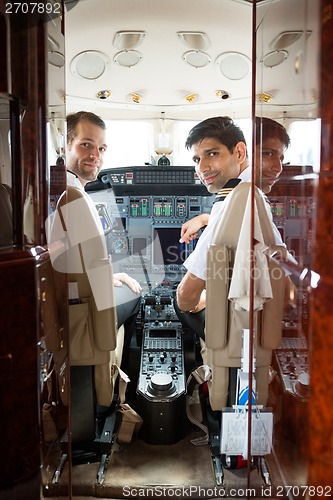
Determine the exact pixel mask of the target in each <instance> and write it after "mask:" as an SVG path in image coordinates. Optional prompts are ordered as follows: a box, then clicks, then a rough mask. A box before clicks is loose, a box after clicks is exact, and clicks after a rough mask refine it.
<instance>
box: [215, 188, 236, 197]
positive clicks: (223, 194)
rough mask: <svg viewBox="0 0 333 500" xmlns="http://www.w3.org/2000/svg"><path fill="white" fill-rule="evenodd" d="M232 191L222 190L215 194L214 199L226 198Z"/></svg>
mask: <svg viewBox="0 0 333 500" xmlns="http://www.w3.org/2000/svg"><path fill="white" fill-rule="evenodd" d="M233 189H234V188H223V189H221V190H220V191H219V192H218V193H217V195H216V197H218V198H221V197H222V196H227V195H228V194H229V193H231V191H232V190H233Z"/></svg>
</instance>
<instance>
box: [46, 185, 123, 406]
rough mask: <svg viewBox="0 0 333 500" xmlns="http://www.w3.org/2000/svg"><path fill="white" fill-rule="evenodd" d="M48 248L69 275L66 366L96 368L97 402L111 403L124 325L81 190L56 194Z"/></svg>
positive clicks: (100, 238)
mask: <svg viewBox="0 0 333 500" xmlns="http://www.w3.org/2000/svg"><path fill="white" fill-rule="evenodd" d="M49 248H50V255H51V261H52V265H53V267H54V269H55V270H56V271H58V272H61V273H67V275H68V283H69V290H70V291H69V297H68V299H69V304H70V305H69V361H70V365H71V366H93V367H94V383H95V390H96V400H97V403H98V404H99V405H102V406H109V405H110V404H111V402H112V399H113V392H114V382H115V380H114V379H115V375H116V373H115V372H116V370H115V365H116V364H120V363H121V354H122V346H123V333H124V330H123V328H121V329H120V330H118V328H117V317H116V308H115V303H114V295H113V274H112V263H111V260H110V258H109V256H108V253H107V248H106V242H105V236H104V232H103V228H102V225H101V223H100V221H99V217H98V214H97V211H96V209H95V207H94V204H93V201H92V200H91V198H90V197H89V195H87V194H86V193H85V192H83V191H81V190H80V189H78V188H75V187H71V186H69V187H68V188H67V191H66V192H65V193H63V195H62V196H61V197H60V199H59V201H58V205H57V210H56V212H55V214H54V218H53V220H52V223H51V230H50V237H49ZM62 292H63V294H65V295H66V294H67V290H63V291H62Z"/></svg>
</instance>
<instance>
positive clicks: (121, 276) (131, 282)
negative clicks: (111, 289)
mask: <svg viewBox="0 0 333 500" xmlns="http://www.w3.org/2000/svg"><path fill="white" fill-rule="evenodd" d="M123 283H125V284H126V285H127V286H129V288H130V289H131V290H132V292H134V293H140V292H141V290H142V287H141V285H140V283H139V282H138V281H136V279H134V278H132V277H131V276H129V275H128V274H127V273H116V274H114V275H113V284H114V286H122V284H123Z"/></svg>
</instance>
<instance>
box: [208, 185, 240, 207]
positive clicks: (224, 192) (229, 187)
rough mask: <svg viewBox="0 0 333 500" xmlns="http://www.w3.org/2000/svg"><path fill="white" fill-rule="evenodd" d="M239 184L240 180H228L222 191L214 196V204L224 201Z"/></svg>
mask: <svg viewBox="0 0 333 500" xmlns="http://www.w3.org/2000/svg"><path fill="white" fill-rule="evenodd" d="M240 182H241V179H229V180H228V182H227V183H226V184H225V185H224V187H223V188H222V189H220V191H219V192H218V193H217V194H216V197H215V200H214V203H216V202H217V201H224V200H225V198H226V197H227V196H228V194H229V193H231V191H232V190H233V189H234V188H235V187H236V186H238V184H239V183H240Z"/></svg>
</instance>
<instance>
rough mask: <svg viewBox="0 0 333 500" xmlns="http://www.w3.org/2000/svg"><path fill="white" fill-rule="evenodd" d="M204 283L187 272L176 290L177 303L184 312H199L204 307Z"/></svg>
mask: <svg viewBox="0 0 333 500" xmlns="http://www.w3.org/2000/svg"><path fill="white" fill-rule="evenodd" d="M205 292H206V282H205V281H204V280H202V279H200V278H198V277H197V276H195V275H194V274H192V273H190V272H189V271H187V273H186V274H185V276H184V277H183V279H182V280H181V282H180V283H179V285H178V288H177V303H178V306H179V308H180V309H181V310H182V311H184V312H187V311H191V312H199V311H202V309H204V308H205V305H206V293H205Z"/></svg>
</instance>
